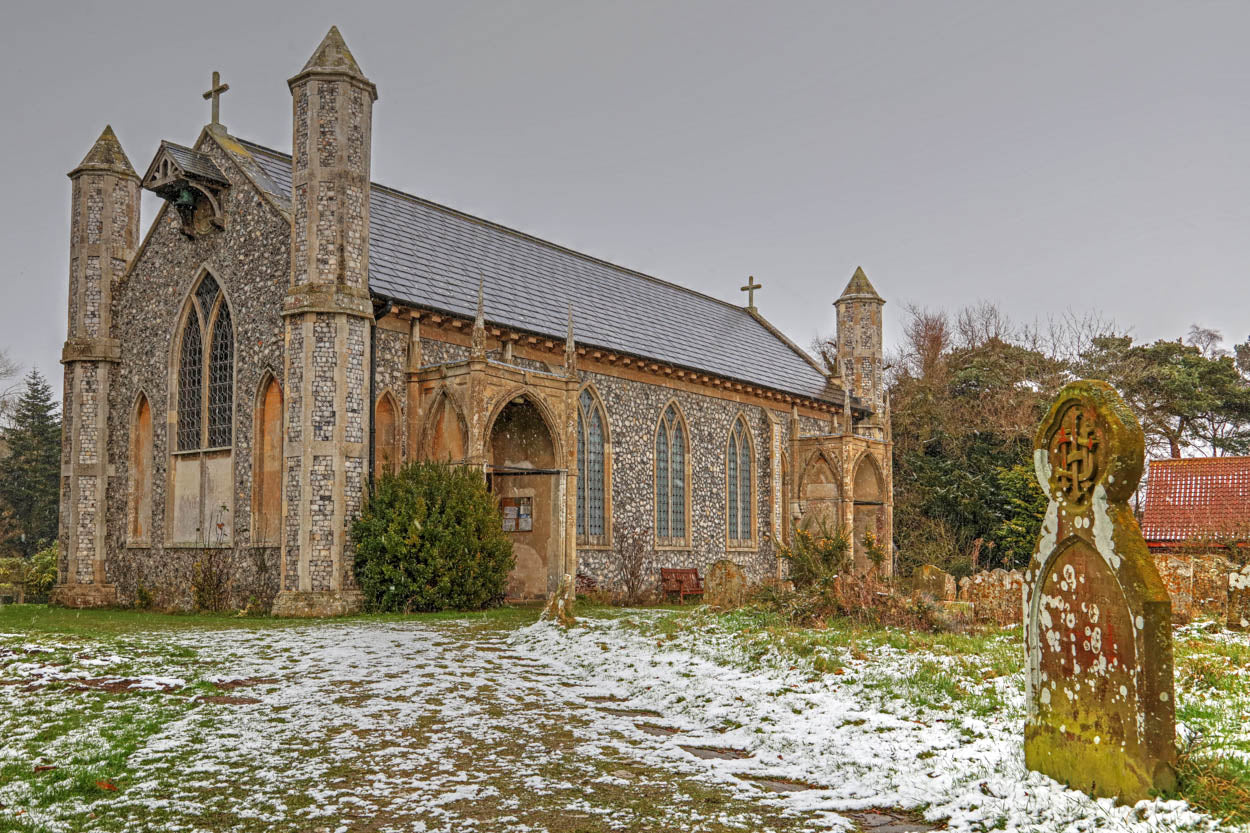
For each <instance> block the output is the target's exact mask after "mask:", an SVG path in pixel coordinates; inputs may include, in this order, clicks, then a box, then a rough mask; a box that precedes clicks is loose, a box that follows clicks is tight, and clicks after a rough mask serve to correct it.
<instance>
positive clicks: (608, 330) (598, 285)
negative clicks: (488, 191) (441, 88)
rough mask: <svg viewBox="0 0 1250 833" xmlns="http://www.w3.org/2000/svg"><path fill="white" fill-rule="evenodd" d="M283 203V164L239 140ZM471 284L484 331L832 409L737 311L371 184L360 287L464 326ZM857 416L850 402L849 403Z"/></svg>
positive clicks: (287, 160) (821, 390) (830, 392)
mask: <svg viewBox="0 0 1250 833" xmlns="http://www.w3.org/2000/svg"><path fill="white" fill-rule="evenodd" d="M227 141H238V142H239V144H241V145H242V146H243V147H244V148H245V149H246V150H247V152H248V153H250V154H251V155H252V157H253V160H254V162H255V165H256V167H259V168H260V169H261V170H262V171H263V173H264V177H263V178H261V179H260V180H259V181H258V182H257V185H258V187H260V188H261V189H262V190H264V191H267V192H268V193H270V194H271V195H275V196H280V197H281V200H280V202H281V203H283V204H286V205H289V201H290V194H291V157H290V156H289V155H288V154H285V153H281V152H279V151H275V150H272V149H270V148H266V147H264V146H261V145H256V144H253V143H251V142H245V141H242V140H237V139H233V137H231V139H228V140H227ZM479 277H480V278H481V279H482V280H484V282H485V299H486V303H485V309H486V318H487V320H489V321H491V322H492V323H495V324H499V325H502V326H506V327H510V328H514V329H518V330H523V331H527V332H531V333H535V334H541V335H546V336H549V337H553V338H559V339H561V340H563V338H564V336H565V333H566V332H567V329H568V304H569V303H570V302H571V303H572V307H573V320H574V329H575V337H576V339H577V343H578V344H579V345H580V346H586V347H600V348H604V349H608V350H613V351H616V352H621V353H626V354H630V355H634V356H638V357H643V358H647V359H651V360H654V361H657V362H663V363H665V364H670V365H674V366H677V367H682V368H686V369H690V370H698V371H700V372H703V373H709V374H714V375H717V376H721V377H724V378H728V379H734V380H738V381H742V382H749V383H752V384H755V385H759V386H762V387H766V388H771V389H773V390H778V391H783V392H787V393H792V394H798V395H800V396H804V397H809V398H813V399H823V400H826V401H835V402H840V401H841V400H842V392H841V390H840V389H838V388H835V387H832V386H831V385H830V384H829V382H828V380H827V379H826V377H825V375H824V373H823V372H822V371H821V370H820V369H819V368H818V366H817V365H816V364H815V362H814V360H813V359H811V357H809V356H808V355H807V354H805V353H804V352H803V351H801V350H800V349H799V348H798V347H796V346H795V345H793V344H792V343H790V342H789V341H788V340H787V339H785V337H784V336H781V335H780V334H779V333H777V332H775V331H774V330H773V329H772V328H771V326H770V325H768V324H767V323H766V322H764V321H763V320H761V319H757V318H756V317H755V316H752V315H751V313H749V312H747V310H746V309H744V308H742V307H738V306H734V305H733V304H729V303H726V302H724V301H720V300H717V299H715V298H712V297H710V296H708V295H703V294H700V293H698V292H694V291H692V290H689V289H685V288H683V287H680V286H677V285H676V284H672V283H668V282H667V281H663V280H660V279H658V278H653V277H651V276H649V275H644V274H642V273H641V272H635V271H633V270H631V269H625V268H623V267H620V266H616V265H614V264H611V263H607V262H605V261H602V260H598V259H597V258H593V257H590V256H588V255H583V254H580V253H578V252H574V251H572V250H570V249H566V248H564V247H562V246H558V245H556V244H554V243H548V242H546V241H543V240H539V239H538V238H535V237H532V236H530V235H528V234H525V233H523V232H519V231H515V230H513V229H509V228H506V227H504V226H500V225H497V224H495V223H491V222H488V221H486V220H482V219H479V218H477V217H473V216H471V215H468V214H464V213H462V212H460V211H456V210H454V209H451V208H447V207H446V206H442V205H439V204H437V203H434V202H431V201H429V200H425V199H422V198H420V197H415V196H412V195H410V194H405V193H403V192H401V191H397V190H395V189H392V188H387V187H385V186H382V185H378V184H376V183H375V184H374V185H373V188H372V190H371V194H370V199H369V288H370V290H371V291H372V292H373V294H374V295H377V296H381V297H384V298H387V299H390V300H393V301H396V302H399V303H401V304H405V305H411V306H414V307H421V308H425V309H431V310H437V311H440V312H446V313H450V314H452V315H457V316H461V317H465V318H472V317H473V316H474V314H475V312H476V310H477V287H478V280H479ZM857 410H858V403H857Z"/></svg>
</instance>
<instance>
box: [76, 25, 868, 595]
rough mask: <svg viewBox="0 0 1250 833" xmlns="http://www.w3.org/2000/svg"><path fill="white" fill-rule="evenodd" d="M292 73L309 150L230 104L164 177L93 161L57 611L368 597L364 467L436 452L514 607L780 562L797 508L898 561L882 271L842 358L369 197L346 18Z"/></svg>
mask: <svg viewBox="0 0 1250 833" xmlns="http://www.w3.org/2000/svg"><path fill="white" fill-rule="evenodd" d="M288 86H289V91H290V96H291V106H292V112H293V129H292V138H293V153H292V154H291V155H290V156H288V155H285V154H282V153H279V152H277V151H272V150H269V149H268V148H264V147H262V146H259V145H256V144H253V143H249V142H247V141H244V140H242V139H239V138H237V137H235V136H232V135H231V134H230V133H229V132H228V131H227V130H226V128H225V127H224V126H223V125H222V124H220V123H219V122H218V121H217V119H216V118H214V121H213V123H212V124H210V125H208V126H206V127H205V129H203V130H202V131H201V132H200V134H199V137H198V138H197V140H196V141H195V142H194V143H193V144H192V145H191V146H182V145H179V144H176V143H173V142H163V143H162V144H161V146H160V148H159V149H158V150H157V154H156V157H155V158H154V160H153V162H152V163H151V165H150V166H149V169H148V171H147V173H146V174H145V175H144V176H143V177H142V178H140V177H137V176H136V175H135V173H134V171H133V169H131V168H130V164H129V162H127V161H125V156H124V154H123V153H122V151H121V147H120V145H119V144H118V143H117V140H116V138H115V137H114V136H113V135H112V133H111V131H106V134H105V136H102V137H101V140H100V142H99V143H97V146H96V148H93V150H92V152H91V153H90V154H89V155H88V158H87V159H86V160H84V163H83V165H81V166H80V167H79V168H78V169H76V170H75V171H74V173H73V174H71V177H72V179H73V187H74V197H73V206H74V208H73V211H74V214H73V222H72V230H71V280H70V287H71V288H70V323H69V338H68V340H67V343H66V352H65V367H66V388H65V391H66V394H65V417H66V419H65V424H66V433H65V441H64V450H63V453H64V464H63V471H64V487H63V500H62V510H61V511H62V534H61V537H62V552H63V553H64V556H63V559H62V565H61V574H60V580H59V584H58V587H57V590H56V598H57V600H58V601H59V602H61V603H63V604H67V605H88V604H112V603H122V604H127V603H133V602H137V601H138V602H146V601H149V600H150V601H151V603H153V604H155V605H157V606H160V607H167V608H188V607H192V606H194V605H195V604H196V603H197V586H198V585H197V583H198V582H201V581H202V580H203V577H204V575H205V570H206V569H210V568H211V569H213V570H220V571H224V574H225V575H226V576H227V577H228V580H227V585H228V597H229V604H231V605H232V606H237V607H252V608H254V609H271V610H273V611H274V612H275V613H277V614H279V615H293V616H298V615H332V614H341V613H347V612H351V611H354V610H357V609H359V607H360V605H361V602H362V598H361V594H360V592H359V590H358V589H357V586H356V582H355V577H354V571H353V559H354V552H353V547H352V541H351V537H350V526H351V522H352V520H353V519H354V518H355V517H356V516H357V515H358V514H359V512H360V511H361V508H362V506H363V504H364V501H365V500H366V498H367V493H368V488H369V484H370V483H371V482H372V480H373V478H374V477H375V476H377V475H378V474H379V473H381V472H383V471H394V470H395V469H397V468H398V467H399V466H400V465H401V464H403V463H404V462H406V461H412V460H430V459H433V460H443V461H448V462H451V463H454V464H459V465H467V466H471V467H473V468H475V469H479V470H481V471H482V472H483V475H484V477H486V479H487V482H488V484H489V485H490V488H491V490H492V492H494V493H495V494H496V496H497V497H498V499H499V501H500V507H501V523H502V524H503V526H504V529H505V530H507V531H508V532H509V533H510V535H511V537H512V540H513V545H514V553H515V556H516V567H515V569H514V571H513V573H512V576H511V578H510V581H509V586H508V595H509V596H510V597H513V598H540V597H542V596H544V595H547V594H549V593H551V592H553V591H554V590H555V589H556V587H557V586H558V585H559V582H560V579H561V577H562V576H564V575H566V574H570V575H578V576H579V577H583V578H586V579H590V580H593V581H594V582H595V583H597V584H599V585H600V586H605V587H609V588H610V587H612V586H615V585H619V583H620V582H621V581H622V580H623V573H624V570H623V569H622V568H623V564H624V562H625V561H626V560H627V559H626V556H625V553H626V552H627V551H633V552H637V551H641V552H642V553H643V554H644V556H645V566H644V572H645V573H646V575H647V576H649V577H650V578H651V579H654V578H655V577H656V575H658V570H659V568H660V567H668V566H671V567H697V568H700V569H701V570H702V571H706V570H707V569H708V568H709V567H710V566H711V565H712V564H713V563H715V562H716V561H718V560H721V559H726V558H727V559H730V560H732V561H734V562H737V563H738V564H740V565H741V566H742V567H743V569H744V570H745V572H746V573H747V575H748V576H749V577H750V578H751V579H753V580H757V581H758V580H763V579H767V578H774V577H777V576H779V575H783V574H784V567H783V564H782V562H781V561H780V560H779V558H778V555H779V554H780V552H781V550H782V548H783V547H784V546H785V544H786V543H787V541H788V540H789V538H790V536H791V535H792V532H793V530H794V529H795V528H796V526H798V525H807V526H809V527H812V528H818V527H825V526H827V527H839V526H840V527H842V528H844V529H847V530H851V531H853V533H854V540H855V562H856V567H857V569H859V570H864V571H866V570H869V569H875V570H878V571H880V572H883V573H887V574H888V573H889V572H890V571H891V564H892V546H891V540H892V529H891V523H892V517H891V507H892V489H891V465H890V436H889V403H888V399H887V397H886V394H885V390H884V380H883V364H882V361H881V306H882V304H883V303H884V301H882V300H881V298H880V297H879V296H878V295H877V293H876V292H875V290H873V288H872V286H871V284H870V283H869V282H868V279H867V277H866V276H865V275H864V274H863V272H862V270H857V271H856V273H855V275H854V276H853V278H852V279H851V282H850V284H848V286H847V288H846V291H845V292H844V293H843V294H842V296H841V297H840V298H839V299H838V300H837V301H836V306H837V322H838V361H837V369H838V370H837V372H836V373H832V374H831V373H829V372H827V371H826V369H825V368H824V367H823V366H822V365H820V364H819V363H817V362H815V361H814V360H813V359H811V358H810V357H808V356H807V355H806V354H805V353H803V351H801V350H800V349H798V348H797V347H795V346H794V345H793V344H792V343H791V342H789V341H788V340H787V339H785V337H784V336H782V335H781V334H780V333H779V332H777V331H776V330H775V329H774V328H773V327H772V326H771V325H769V324H768V322H767V321H765V320H764V319H763V318H762V317H761V316H760V314H759V312H758V310H757V309H756V308H755V306H754V304H751V305H749V306H748V307H747V308H743V307H738V306H734V305H731V304H727V303H724V302H721V301H717V300H715V299H712V298H709V297H707V296H703V295H699V294H697V293H694V292H690V291H688V290H685V289H682V288H681V287H677V286H674V285H672V284H668V283H665V282H663V281H659V280H657V279H655V278H650V277H648V276H645V275H641V274H639V273H636V272H632V271H630V270H627V269H623V268H621V267H618V266H615V265H613V264H609V263H605V262H603V261H599V260H596V259H594V258H591V257H587V256H585V255H581V254H578V253H576V252H572V251H569V250H567V249H564V248H562V247H559V246H556V245H553V244H550V243H546V242H544V241H541V240H537V239H536V238H533V237H530V236H528V235H525V234H522V233H520V232H516V231H513V230H511V229H506V228H503V227H501V226H497V225H495V224H492V223H489V222H487V221H484V220H480V219H478V218H475V217H470V216H468V215H465V214H462V213H460V212H456V211H454V210H452V209H448V208H445V207H443V206H439V205H437V204H434V203H431V202H428V201H426V200H422V199H420V198H417V197H412V196H410V195H407V194H403V193H401V192H398V191H395V190H393V189H388V188H384V187H382V186H378V185H376V184H372V183H371V181H370V156H371V145H372V107H373V103H374V101H375V100H376V99H377V92H376V89H375V87H374V85H373V84H372V83H371V82H370V81H369V80H368V78H367V77H366V76H365V75H364V73H363V72H361V70H360V67H359V65H358V64H357V63H356V60H355V59H354V58H353V57H352V55H351V53H350V51H348V49H347V46H346V44H345V43H344V42H343V39H342V37H341V36H340V35H339V33H338V31H337V30H335V29H332V30H331V31H330V33H329V34H328V35H327V36H326V38H325V39H324V40H323V41H322V43H321V45H320V46H319V47H318V48H317V50H316V51H315V52H314V54H313V57H312V58H311V59H310V60H309V61H308V63H307V64H306V65H305V67H304V68H303V70H301V71H300V73H299V74H297V75H296V76H295V77H294V78H292V79H290V81H289V82H288ZM224 90H225V86H224V85H220V86H219V85H218V84H216V83H214V91H210V92H212V93H213V94H214V95H217V94H219V92H222V91H224ZM141 186H142V187H143V188H146V189H148V190H149V191H151V192H153V193H155V194H157V195H158V196H160V197H161V198H162V199H163V200H164V201H165V203H164V205H162V207H161V209H160V211H159V213H158V215H157V217H156V219H155V221H154V222H153V224H152V227H151V229H150V230H149V231H148V233H147V236H146V238H145V239H144V240H143V243H142V245H138V205H139V200H138V196H139V188H140V187H141ZM756 288H758V286H757V287H756ZM622 293H624V294H622ZM624 295H628V296H629V299H628V302H625V301H623V300H622V298H623V297H624ZM205 565H209V567H206V566H205Z"/></svg>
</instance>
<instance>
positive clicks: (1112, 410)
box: [1024, 380, 1176, 802]
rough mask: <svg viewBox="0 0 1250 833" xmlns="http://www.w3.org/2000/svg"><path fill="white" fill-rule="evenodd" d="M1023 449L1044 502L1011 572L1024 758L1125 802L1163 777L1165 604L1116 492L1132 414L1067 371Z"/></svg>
mask: <svg viewBox="0 0 1250 833" xmlns="http://www.w3.org/2000/svg"><path fill="white" fill-rule="evenodd" d="M1033 448H1034V451H1033V460H1034V468H1035V471H1036V473H1037V479H1038V482H1039V483H1040V484H1041V487H1042V490H1043V491H1044V492H1045V493H1046V494H1047V496H1048V498H1049V503H1048V506H1047V508H1046V515H1045V517H1044V519H1043V521H1042V530H1041V536H1040V539H1039V541H1038V545H1037V550H1036V552H1035V553H1034V555H1033V560H1032V561H1031V562H1030V563H1029V566H1028V569H1027V570H1026V571H1025V585H1024V609H1025V649H1026V651H1027V673H1026V699H1027V708H1028V712H1027V716H1026V719H1025V729H1024V757H1025V763H1026V764H1027V765H1028V767H1029V768H1030V769H1035V770H1037V771H1039V772H1042V773H1045V774H1046V775H1049V776H1050V777H1051V778H1054V779H1055V780H1056V781H1059V782H1062V783H1065V784H1068V785H1069V786H1071V787H1073V788H1076V789H1080V790H1084V791H1086V792H1089V793H1092V794H1094V795H1098V796H1112V797H1116V798H1119V799H1120V800H1122V801H1126V802H1135V801H1138V800H1140V799H1143V798H1147V797H1149V794H1150V791H1151V790H1152V789H1153V790H1171V789H1174V788H1175V786H1176V775H1175V768H1174V767H1175V761H1176V750H1175V745H1174V740H1175V734H1176V729H1175V708H1174V707H1175V703H1174V698H1173V687H1172V608H1171V602H1170V600H1169V599H1168V594H1167V590H1166V589H1165V587H1164V586H1163V582H1162V580H1161V579H1160V578H1159V573H1158V571H1157V570H1156V569H1155V564H1154V561H1153V559H1152V558H1151V557H1150V553H1149V551H1148V550H1147V549H1146V542H1145V541H1144V540H1143V539H1142V535H1141V530H1140V529H1139V528H1138V526H1137V521H1136V519H1135V518H1134V517H1133V513H1132V510H1131V509H1130V508H1129V506H1128V503H1127V501H1128V499H1129V497H1130V496H1131V495H1132V494H1133V492H1134V490H1135V489H1136V488H1137V483H1138V480H1140V478H1141V474H1142V466H1143V458H1144V441H1143V437H1142V431H1141V427H1140V426H1139V425H1138V424H1137V420H1136V418H1135V417H1134V416H1133V413H1132V412H1131V411H1130V410H1129V409H1128V406H1126V405H1125V404H1124V401H1123V400H1122V399H1120V397H1119V395H1118V394H1117V393H1116V392H1115V390H1114V389H1112V388H1111V386H1110V385H1107V384H1106V383H1104V382H1098V381H1088V380H1086V381H1080V382H1073V383H1071V384H1069V385H1068V386H1067V387H1065V388H1064V389H1063V390H1062V391H1061V392H1060V393H1059V395H1058V397H1056V399H1055V401H1054V403H1053V404H1052V405H1051V406H1050V410H1049V412H1048V413H1047V414H1046V417H1045V419H1043V421H1042V424H1041V426H1040V427H1039V429H1038V432H1037V437H1036V438H1035V440H1034V445H1033Z"/></svg>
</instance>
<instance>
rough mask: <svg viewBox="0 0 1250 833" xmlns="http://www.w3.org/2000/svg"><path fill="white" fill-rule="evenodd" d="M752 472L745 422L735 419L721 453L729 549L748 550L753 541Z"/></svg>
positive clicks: (739, 418)
mask: <svg viewBox="0 0 1250 833" xmlns="http://www.w3.org/2000/svg"><path fill="white" fill-rule="evenodd" d="M753 469H754V461H753V460H752V454H751V437H750V431H749V430H748V429H747V424H746V420H744V419H743V418H742V417H741V416H739V417H738V418H737V419H735V420H734V422H733V426H732V427H731V428H730V429H729V444H728V447H727V448H726V452H725V494H726V496H727V500H726V503H727V518H728V523H727V535H728V538H729V545H730V546H731V547H733V546H736V547H745V546H750V545H751V542H752V540H753V539H754V535H753V534H752V533H753V531H754V530H753V527H752V524H751V521H752V518H753V517H754V512H753V511H752V509H753V507H754V502H753V500H752V495H751V484H752V472H753Z"/></svg>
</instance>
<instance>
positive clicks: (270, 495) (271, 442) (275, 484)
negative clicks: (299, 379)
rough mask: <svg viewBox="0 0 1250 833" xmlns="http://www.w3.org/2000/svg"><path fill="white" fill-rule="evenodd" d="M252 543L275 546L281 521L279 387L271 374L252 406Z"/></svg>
mask: <svg viewBox="0 0 1250 833" xmlns="http://www.w3.org/2000/svg"><path fill="white" fill-rule="evenodd" d="M252 490H253V498H254V499H253V506H252V513H253V518H252V526H253V539H252V540H253V543H256V544H269V545H277V544H279V543H280V542H281V536H282V532H281V529H282V527H281V523H282V388H281V387H279V386H278V380H277V379H274V378H273V377H272V376H271V377H269V381H268V382H267V383H266V384H265V387H264V389H263V390H262V391H261V396H260V400H259V401H258V403H257V408H256V470H255V472H254V473H253V479H252Z"/></svg>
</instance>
